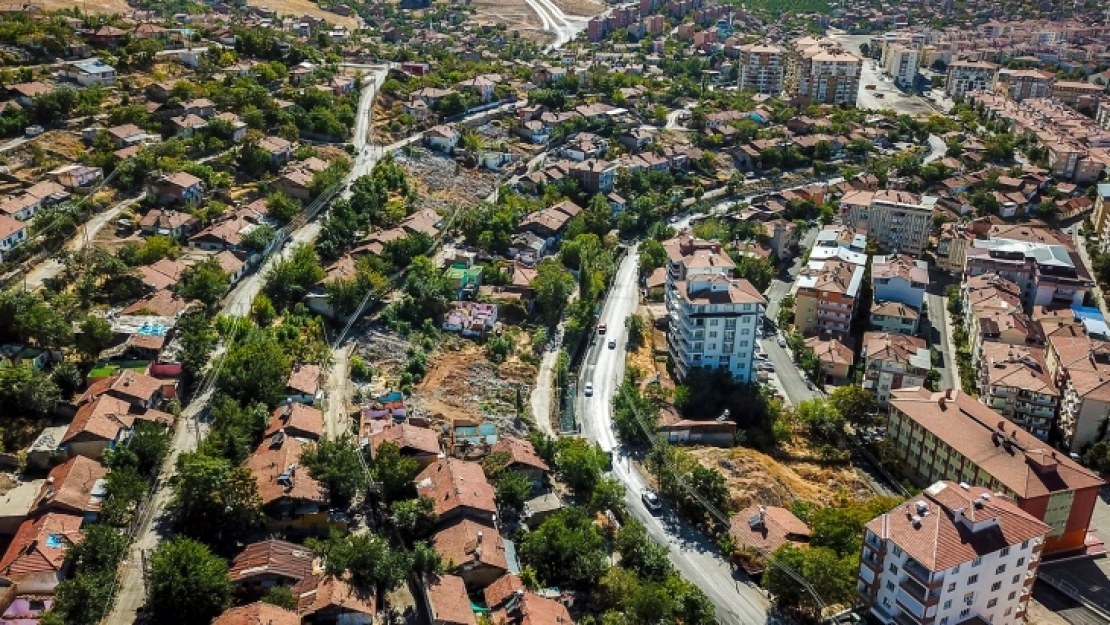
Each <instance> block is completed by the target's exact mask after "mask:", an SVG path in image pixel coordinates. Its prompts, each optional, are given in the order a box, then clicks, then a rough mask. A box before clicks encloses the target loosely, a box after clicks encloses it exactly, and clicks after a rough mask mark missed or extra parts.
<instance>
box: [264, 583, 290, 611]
mask: <svg viewBox="0 0 1110 625" xmlns="http://www.w3.org/2000/svg"><path fill="white" fill-rule="evenodd" d="M262 602H263V603H269V604H271V605H276V606H278V607H281V608H285V609H286V610H289V611H290V612H296V611H297V603H298V597H297V596H296V595H294V594H293V591H292V590H290V589H289V588H287V587H285V586H274V587H273V588H270V589H269V590H267V591H266V594H265V595H262Z"/></svg>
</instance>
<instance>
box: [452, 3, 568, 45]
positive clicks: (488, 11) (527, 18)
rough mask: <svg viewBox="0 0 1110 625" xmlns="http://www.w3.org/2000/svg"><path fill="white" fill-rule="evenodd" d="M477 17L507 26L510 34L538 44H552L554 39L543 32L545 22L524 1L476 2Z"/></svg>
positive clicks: (474, 5) (473, 4)
mask: <svg viewBox="0 0 1110 625" xmlns="http://www.w3.org/2000/svg"><path fill="white" fill-rule="evenodd" d="M471 6H473V7H475V8H476V9H478V13H477V17H478V18H484V19H489V20H493V21H495V22H500V23H502V24H505V25H506V26H507V27H508V28H509V32H512V33H520V36H521V37H524V38H525V39H528V40H529V41H535V42H537V43H550V42H551V40H552V39H553V37H552V36H551V34H550V33H547V32H545V31H544V30H543V22H541V21H540V18H539V16H537V15H536V12H535V11H533V10H532V7H530V6H528V3H527V2H525V1H524V0H474V1H473V2H471Z"/></svg>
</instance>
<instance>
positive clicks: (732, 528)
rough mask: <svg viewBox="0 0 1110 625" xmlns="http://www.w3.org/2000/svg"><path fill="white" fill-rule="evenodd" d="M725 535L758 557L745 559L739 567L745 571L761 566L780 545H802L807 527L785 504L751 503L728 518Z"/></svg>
mask: <svg viewBox="0 0 1110 625" xmlns="http://www.w3.org/2000/svg"><path fill="white" fill-rule="evenodd" d="M728 535H729V536H731V537H732V540H733V541H734V542H735V543H736V546H737V547H738V548H739V549H741V550H744V549H748V550H751V551H754V552H755V553H757V554H759V556H760V557H758V558H755V559H750V560H747V561H745V562H744V563H743V565H742V566H743V568H744V570H745V571H747V572H748V574H749V575H752V574H755V573H759V572H760V571H762V570H763V562H764V560H765V558H767V557H768V556H769V555H770V554H772V553H774V551H775V550H776V549H778V548H779V547H782V546H783V545H787V544H793V545H805V544H806V543H808V542H809V537H810V530H809V526H808V525H806V524H805V523H804V522H803V521H802V520H801V519H799V518H798V517H796V516H794V513H793V512H791V511H789V510H787V509H786V508H779V507H776V506H762V505H758V504H756V505H752V506H748V507H747V508H745V509H744V510H741V511H740V512H738V513H737V514H736V515H734V516H733V517H732V519H731V520H730V521H729V529H728Z"/></svg>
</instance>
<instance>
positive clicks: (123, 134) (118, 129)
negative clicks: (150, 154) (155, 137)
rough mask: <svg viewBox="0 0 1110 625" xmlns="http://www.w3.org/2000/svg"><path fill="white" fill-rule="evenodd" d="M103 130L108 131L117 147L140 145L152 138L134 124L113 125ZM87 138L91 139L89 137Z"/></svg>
mask: <svg viewBox="0 0 1110 625" xmlns="http://www.w3.org/2000/svg"><path fill="white" fill-rule="evenodd" d="M104 132H107V133H108V136H109V137H111V139H112V143H115V144H116V147H117V148H126V147H130V146H134V145H142V144H144V143H147V142H149V141H150V140H151V138H152V136H151V135H150V134H149V133H147V131H145V130H143V129H142V128H139V127H138V126H136V125H135V124H123V125H121V126H113V127H111V128H109V129H107V130H105V131H104ZM89 140H91V138H90V139H89Z"/></svg>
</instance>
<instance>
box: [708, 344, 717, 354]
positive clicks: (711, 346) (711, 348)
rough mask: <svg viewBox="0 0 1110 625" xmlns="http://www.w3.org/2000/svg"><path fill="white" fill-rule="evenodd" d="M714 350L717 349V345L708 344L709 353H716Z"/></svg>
mask: <svg viewBox="0 0 1110 625" xmlns="http://www.w3.org/2000/svg"><path fill="white" fill-rule="evenodd" d="M716 349H717V344H716V343H710V344H709V351H711V352H712V351H716Z"/></svg>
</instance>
